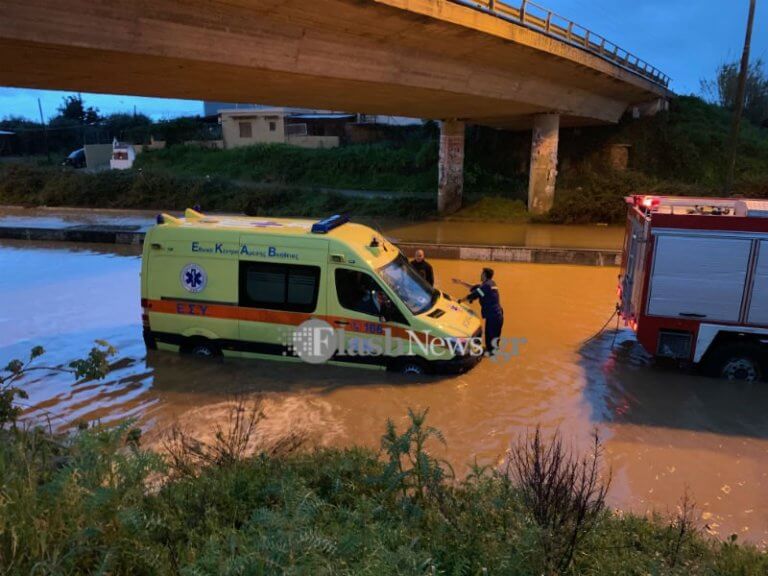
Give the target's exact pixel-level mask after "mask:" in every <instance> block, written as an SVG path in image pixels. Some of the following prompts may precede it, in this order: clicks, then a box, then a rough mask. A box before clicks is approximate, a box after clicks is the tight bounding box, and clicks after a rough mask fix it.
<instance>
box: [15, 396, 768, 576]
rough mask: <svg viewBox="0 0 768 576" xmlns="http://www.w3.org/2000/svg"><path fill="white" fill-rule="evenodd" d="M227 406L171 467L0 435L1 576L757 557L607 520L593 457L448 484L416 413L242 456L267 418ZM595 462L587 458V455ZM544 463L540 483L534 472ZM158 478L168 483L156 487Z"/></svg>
mask: <svg viewBox="0 0 768 576" xmlns="http://www.w3.org/2000/svg"><path fill="white" fill-rule="evenodd" d="M259 414H260V412H259V409H258V407H255V408H253V409H247V408H244V405H242V404H241V405H238V406H236V407H235V409H234V410H233V416H231V417H230V420H229V422H228V423H227V424H223V425H222V426H221V428H220V429H219V431H218V432H219V433H218V434H216V435H215V437H216V440H215V443H214V444H208V445H206V444H201V443H200V442H198V441H196V440H194V439H192V438H190V437H188V436H186V435H184V434H183V433H182V432H180V431H179V429H175V430H174V431H173V432H172V433H171V434H169V435H168V440H167V442H166V445H165V446H166V450H167V452H166V457H165V458H163V457H161V455H159V454H157V453H154V452H149V451H146V450H144V449H142V448H141V447H140V445H139V436H138V435H137V434H135V433H134V432H131V431H130V430H129V429H128V428H127V427H122V428H120V427H119V428H112V429H106V428H98V427H96V428H92V429H86V430H82V429H81V430H79V431H77V432H75V433H73V434H72V435H70V436H66V437H64V436H51V435H49V434H47V433H46V432H43V431H40V430H30V431H18V430H0V435H2V442H0V495H2V497H0V571H2V572H3V573H4V574H9V575H11V574H13V575H16V574H19V575H25V576H26V575H28V574H35V573H38V574H95V573H100V574H115V575H122V574H126V575H141V574H147V575H149V574H152V575H163V574H190V575H191V574H216V575H229V574H231V575H235V574H307V575H319V574H350V575H351V574H354V575H363V574H371V575H379V574H387V575H389V574H407V575H411V574H414V575H415V574H424V575H428V576H429V575H432V574H457V575H458V574H468V575H478V576H480V575H494V574H506V575H520V576H523V575H524V576H529V575H531V574H545V575H555V574H574V575H575V574H590V575H593V576H600V575H606V576H607V575H615V574H637V575H646V574H659V575H680V576H694V575H702V576H703V575H712V576H715V575H729V576H730V575H743V576H758V575H763V574H765V573H766V571H768V556H766V554H765V553H761V552H759V551H758V550H756V549H755V548H753V547H751V546H749V545H741V544H739V543H737V541H736V539H735V538H733V539H732V540H729V541H727V542H720V541H716V540H712V539H708V538H706V537H705V536H703V535H702V534H701V533H700V532H698V531H697V530H696V528H695V526H694V524H695V521H694V519H693V510H692V509H691V508H690V506H688V505H687V504H685V503H684V506H683V508H682V511H681V512H680V513H679V514H678V515H677V516H676V517H673V518H662V517H654V518H640V517H636V516H631V515H619V514H615V513H613V512H611V511H610V510H608V509H606V508H605V507H604V499H603V496H604V493H605V492H604V490H605V484H604V483H602V481H601V480H600V475H599V474H598V475H594V474H593V472H594V471H595V470H596V468H595V467H593V463H595V462H597V463H598V466H599V455H600V446H599V444H597V445H596V450H597V451H596V453H595V454H592V455H588V456H587V457H585V458H580V457H576V456H573V455H571V454H570V453H569V452H568V451H567V449H565V448H564V445H563V444H562V441H560V440H558V439H555V440H554V441H553V442H552V443H547V442H544V441H542V440H541V439H540V438H539V437H538V436H537V435H536V436H529V437H527V438H525V439H522V440H521V441H520V444H518V445H517V446H516V447H515V448H514V449H513V450H512V452H511V453H510V455H509V461H510V465H509V467H508V468H504V469H495V468H479V467H476V468H475V469H474V470H473V471H472V473H471V474H470V475H469V476H467V477H466V478H464V479H453V478H452V477H451V476H452V474H451V470H450V468H449V467H448V466H447V465H446V464H445V463H444V462H442V461H440V460H438V459H437V458H435V457H434V456H433V455H432V453H431V452H430V450H431V448H432V447H433V446H434V443H435V442H438V441H440V440H441V436H440V435H439V433H438V432H437V431H435V430H433V429H432V428H430V427H429V426H428V425H427V424H426V423H425V422H424V418H423V416H424V415H423V414H411V419H410V423H409V426H408V428H407V429H406V430H405V431H398V430H396V429H395V427H394V426H393V425H389V426H388V427H387V429H386V432H385V434H384V435H383V437H382V448H381V451H380V452H379V453H375V452H373V451H371V450H368V449H362V448H349V449H343V450H337V449H319V450H315V451H302V450H299V451H296V447H297V446H298V445H300V444H301V439H297V438H291V439H288V440H287V441H285V442H282V443H278V444H273V445H271V446H269V447H267V448H265V449H263V450H261V451H259V452H257V454H256V455H253V456H248V457H246V456H245V455H244V454H245V446H246V445H249V444H250V441H251V440H252V438H251V434H253V430H254V429H255V428H254V427H257V426H258V420H259V419H260V417H261V416H260V415H259ZM594 455H597V457H598V460H597V461H596V460H594V458H593V456H594ZM539 465H544V466H545V468H544V471H545V472H543V473H541V474H540V472H542V470H540V469H539V468H538V466H539ZM163 478H164V480H163Z"/></svg>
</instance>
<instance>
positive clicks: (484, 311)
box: [453, 268, 504, 354]
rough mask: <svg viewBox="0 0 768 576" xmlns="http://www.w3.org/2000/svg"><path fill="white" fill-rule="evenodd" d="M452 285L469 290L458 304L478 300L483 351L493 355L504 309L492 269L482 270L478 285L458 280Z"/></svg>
mask: <svg viewBox="0 0 768 576" xmlns="http://www.w3.org/2000/svg"><path fill="white" fill-rule="evenodd" d="M453 283H454V284H461V285H462V286H465V287H467V288H469V294H468V295H467V296H465V297H464V298H459V300H458V302H459V304H461V303H462V302H464V301H465V300H466V301H467V302H470V303H471V302H474V301H475V300H480V311H481V315H482V317H483V318H485V350H486V353H488V354H493V353H495V352H496V348H498V343H499V340H498V339H499V337H500V336H501V328H502V326H503V325H504V309H503V308H502V307H501V302H500V298H499V288H498V287H497V286H496V282H494V281H493V269H492V268H483V271H482V272H481V273H480V284H474V285H472V284H469V283H468V282H464V281H463V280H459V279H458V278H454V279H453Z"/></svg>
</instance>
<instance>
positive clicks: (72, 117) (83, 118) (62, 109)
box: [58, 94, 99, 125]
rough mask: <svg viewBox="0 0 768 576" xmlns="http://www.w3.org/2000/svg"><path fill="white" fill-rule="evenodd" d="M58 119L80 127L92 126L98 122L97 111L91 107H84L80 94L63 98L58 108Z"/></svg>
mask: <svg viewBox="0 0 768 576" xmlns="http://www.w3.org/2000/svg"><path fill="white" fill-rule="evenodd" d="M58 110H59V118H62V119H64V120H69V121H71V122H73V123H77V124H80V125H83V124H94V123H96V122H98V121H99V111H98V109H96V108H94V107H93V106H88V108H86V107H85V104H84V103H83V97H82V96H80V94H77V95H75V94H72V95H70V96H65V97H64V101H63V102H62V104H61V106H59V108H58Z"/></svg>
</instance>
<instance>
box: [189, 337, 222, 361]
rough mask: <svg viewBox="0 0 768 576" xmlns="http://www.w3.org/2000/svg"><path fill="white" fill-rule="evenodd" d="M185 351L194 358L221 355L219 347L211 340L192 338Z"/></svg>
mask: <svg viewBox="0 0 768 576" xmlns="http://www.w3.org/2000/svg"><path fill="white" fill-rule="evenodd" d="M183 352H186V353H188V354H190V355H192V356H195V357H196V358H218V357H220V356H221V348H219V345H218V344H216V343H215V342H213V341H211V340H205V339H199V340H192V341H191V342H190V343H189V344H188V345H187V346H185V348H184V349H183Z"/></svg>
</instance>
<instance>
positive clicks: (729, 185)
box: [723, 0, 756, 194]
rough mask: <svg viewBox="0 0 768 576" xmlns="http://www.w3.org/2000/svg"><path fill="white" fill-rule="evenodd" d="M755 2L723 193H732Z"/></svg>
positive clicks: (753, 0)
mask: <svg viewBox="0 0 768 576" xmlns="http://www.w3.org/2000/svg"><path fill="white" fill-rule="evenodd" d="M755 4H756V0H749V17H748V18H747V35H746V37H745V38H744V51H743V52H742V54H741V70H740V71H739V83H738V85H737V87H736V103H735V107H734V110H733V123H732V124H731V141H730V145H729V150H728V164H727V166H726V169H727V172H726V176H725V189H724V190H723V192H725V193H726V194H731V193H732V192H733V178H734V174H735V172H736V148H737V147H738V144H739V125H740V124H741V115H742V113H743V112H744V96H745V94H744V93H745V91H746V88H747V74H748V73H749V49H750V44H751V42H752V24H753V23H754V21H755Z"/></svg>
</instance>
